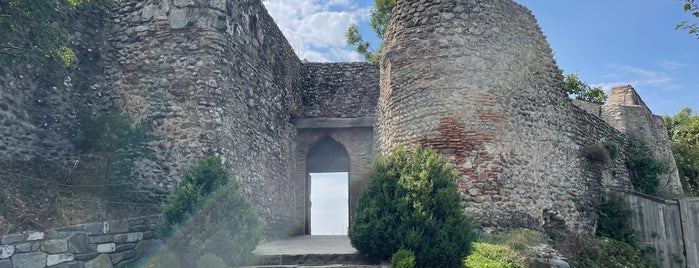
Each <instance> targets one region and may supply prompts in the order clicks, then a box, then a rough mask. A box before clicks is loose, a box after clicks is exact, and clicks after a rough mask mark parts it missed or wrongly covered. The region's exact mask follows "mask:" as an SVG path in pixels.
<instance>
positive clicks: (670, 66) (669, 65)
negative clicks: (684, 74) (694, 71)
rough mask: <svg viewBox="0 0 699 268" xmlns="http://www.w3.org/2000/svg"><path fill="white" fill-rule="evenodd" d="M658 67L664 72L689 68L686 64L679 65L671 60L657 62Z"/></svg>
mask: <svg viewBox="0 0 699 268" xmlns="http://www.w3.org/2000/svg"><path fill="white" fill-rule="evenodd" d="M658 65H659V66H660V67H661V68H663V69H664V70H670V71H671V70H677V69H681V68H684V67H687V66H689V65H688V64H686V63H681V62H678V61H673V60H668V59H662V60H660V61H658Z"/></svg>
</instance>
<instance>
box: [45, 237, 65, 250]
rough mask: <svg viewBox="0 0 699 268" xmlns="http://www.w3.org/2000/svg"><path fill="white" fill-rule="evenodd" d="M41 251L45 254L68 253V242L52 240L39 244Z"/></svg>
mask: <svg viewBox="0 0 699 268" xmlns="http://www.w3.org/2000/svg"><path fill="white" fill-rule="evenodd" d="M41 250H42V251H45V252H46V253H63V252H67V251H68V241H66V240H65V239H52V240H46V241H44V242H41Z"/></svg>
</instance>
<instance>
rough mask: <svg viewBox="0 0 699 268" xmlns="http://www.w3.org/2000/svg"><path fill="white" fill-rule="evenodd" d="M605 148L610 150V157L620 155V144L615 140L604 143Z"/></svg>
mask: <svg viewBox="0 0 699 268" xmlns="http://www.w3.org/2000/svg"><path fill="white" fill-rule="evenodd" d="M604 149H605V150H607V152H609V158H611V159H616V158H617V156H619V145H618V144H616V143H615V142H613V141H608V142H606V143H604Z"/></svg>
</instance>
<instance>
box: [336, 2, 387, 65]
mask: <svg viewBox="0 0 699 268" xmlns="http://www.w3.org/2000/svg"><path fill="white" fill-rule="evenodd" d="M395 6H396V0H376V1H374V7H372V8H371V11H370V16H371V21H370V25H371V29H372V30H374V33H376V36H377V37H379V39H380V40H381V45H379V47H378V48H372V47H371V44H369V42H368V41H366V40H364V38H363V37H362V35H361V34H360V33H359V28H358V27H357V24H355V23H352V24H351V25H350V27H349V28H348V29H347V32H346V33H345V37H346V39H347V44H349V45H351V46H354V47H355V48H356V51H357V53H359V55H362V57H364V59H365V60H366V61H370V62H376V61H379V60H380V59H381V53H382V50H383V39H384V37H385V36H386V29H387V28H388V23H389V22H390V21H391V16H393V7H395Z"/></svg>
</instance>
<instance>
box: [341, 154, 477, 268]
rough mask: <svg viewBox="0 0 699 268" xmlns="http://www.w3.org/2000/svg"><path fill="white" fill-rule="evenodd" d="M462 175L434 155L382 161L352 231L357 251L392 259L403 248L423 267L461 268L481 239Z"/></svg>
mask: <svg viewBox="0 0 699 268" xmlns="http://www.w3.org/2000/svg"><path fill="white" fill-rule="evenodd" d="M456 180H457V173H456V171H455V170H454V169H453V168H452V167H451V166H450V165H449V164H448V163H446V161H445V160H444V159H443V158H442V157H440V156H439V155H437V154H436V153H435V152H434V151H432V150H431V149H423V148H417V149H416V150H415V151H414V152H413V153H412V154H408V153H407V152H406V150H405V149H403V148H401V149H398V150H396V151H394V152H393V154H391V155H389V156H386V157H380V158H379V159H378V160H377V161H376V163H375V164H374V167H373V168H372V170H371V173H370V175H369V181H368V183H367V185H366V187H365V189H364V191H363V192H362V194H361V196H360V199H359V203H358V205H357V212H356V213H357V214H356V217H355V220H354V224H353V225H352V227H351V228H350V230H349V237H350V241H351V242H352V245H353V246H354V247H355V248H357V249H358V250H359V251H361V252H363V253H367V254H369V255H373V256H377V257H380V258H383V259H388V258H389V257H390V256H391V255H392V254H393V253H394V252H396V251H398V250H399V249H401V248H405V249H408V250H411V251H413V252H414V253H415V264H416V266H417V267H460V266H461V265H462V264H461V262H462V260H463V258H464V257H466V255H468V253H469V251H470V249H471V241H472V240H473V239H474V237H475V233H474V232H473V228H472V226H471V223H470V220H469V219H468V218H467V217H466V215H465V214H464V212H463V209H462V207H461V204H460V198H459V193H458V189H457V185H456Z"/></svg>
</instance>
